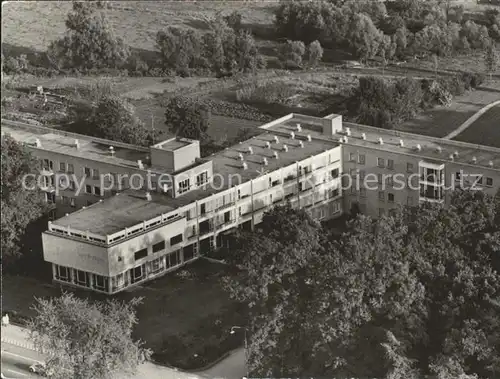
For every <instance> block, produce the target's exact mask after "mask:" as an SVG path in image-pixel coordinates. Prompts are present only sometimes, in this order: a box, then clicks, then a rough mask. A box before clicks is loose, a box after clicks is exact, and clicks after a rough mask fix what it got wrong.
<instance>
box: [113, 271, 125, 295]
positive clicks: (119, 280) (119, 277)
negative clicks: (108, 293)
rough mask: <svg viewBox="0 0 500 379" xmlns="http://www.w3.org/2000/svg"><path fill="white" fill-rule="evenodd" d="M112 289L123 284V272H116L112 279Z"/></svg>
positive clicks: (118, 287)
mask: <svg viewBox="0 0 500 379" xmlns="http://www.w3.org/2000/svg"><path fill="white" fill-rule="evenodd" d="M111 283H112V286H113V291H114V290H117V289H120V288H122V287H124V286H125V274H118V275H116V276H115V277H114V278H113V280H112V282H111Z"/></svg>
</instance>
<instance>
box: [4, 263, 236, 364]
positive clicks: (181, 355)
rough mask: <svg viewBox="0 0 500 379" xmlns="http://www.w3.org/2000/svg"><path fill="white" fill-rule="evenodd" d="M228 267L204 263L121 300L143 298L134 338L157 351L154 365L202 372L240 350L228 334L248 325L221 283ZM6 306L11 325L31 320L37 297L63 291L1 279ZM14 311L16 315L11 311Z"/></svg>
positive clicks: (12, 278)
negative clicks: (206, 366) (242, 325)
mask: <svg viewBox="0 0 500 379" xmlns="http://www.w3.org/2000/svg"><path fill="white" fill-rule="evenodd" d="M225 268H226V266H223V265H220V264H216V263H210V262H208V261H206V260H204V259H202V260H198V261H195V262H194V263H192V264H191V265H188V266H186V267H185V268H183V269H181V270H179V271H176V272H175V273H171V274H167V275H165V276H163V277H162V278H159V279H156V280H154V281H152V282H149V283H146V284H145V285H142V286H139V287H136V288H134V289H132V290H130V291H128V292H124V293H121V294H118V295H116V296H115V297H116V298H118V299H120V300H124V301H127V300H130V299H131V298H133V297H143V303H142V304H141V305H140V306H139V308H138V311H137V315H138V318H139V324H138V325H137V326H136V328H135V332H134V336H135V338H140V339H142V340H144V341H145V342H146V345H147V346H148V347H149V348H151V349H153V351H154V353H155V354H154V358H155V360H157V361H159V362H162V363H165V364H170V365H173V366H175V367H179V368H182V369H192V370H194V369H198V368H200V367H203V366H204V365H206V364H208V363H210V362H212V361H214V360H216V359H218V358H219V357H221V356H222V355H224V354H225V353H226V352H228V351H229V350H232V349H234V348H237V347H239V345H240V344H241V340H240V339H235V338H233V337H234V336H231V335H230V334H229V333H228V330H229V329H230V327H231V326H232V325H241V324H242V323H244V322H245V316H244V310H243V309H242V307H241V306H240V305H238V304H236V303H235V302H233V301H232V300H230V299H229V296H228V294H227V293H226V292H225V291H224V290H223V288H222V286H221V283H220V278H221V277H222V275H223V274H224V273H225ZM74 292H75V293H76V294H77V295H78V296H82V297H89V298H91V299H93V300H102V299H105V298H106V297H105V296H103V295H98V294H93V293H91V292H88V291H81V290H77V291H74ZM2 293H3V298H2V306H3V311H4V312H9V313H11V315H14V317H12V319H13V320H15V319H16V314H17V319H19V316H25V317H32V316H33V315H34V313H33V310H32V309H30V307H31V305H32V303H33V297H34V296H37V297H51V296H58V295H59V294H60V293H61V289H60V287H59V286H54V285H52V284H50V283H48V282H42V281H40V280H36V279H33V278H28V277H22V276H10V275H4V276H3V291H2ZM13 311H14V312H13Z"/></svg>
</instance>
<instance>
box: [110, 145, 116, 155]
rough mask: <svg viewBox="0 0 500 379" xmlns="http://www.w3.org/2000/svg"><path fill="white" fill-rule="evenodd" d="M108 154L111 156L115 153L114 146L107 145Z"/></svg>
mask: <svg viewBox="0 0 500 379" xmlns="http://www.w3.org/2000/svg"><path fill="white" fill-rule="evenodd" d="M109 154H110V155H111V156H112V157H113V156H114V155H115V148H114V147H113V146H110V147H109Z"/></svg>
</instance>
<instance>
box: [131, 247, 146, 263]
mask: <svg viewBox="0 0 500 379" xmlns="http://www.w3.org/2000/svg"><path fill="white" fill-rule="evenodd" d="M147 256H148V249H147V248H146V249H141V250H139V251H136V252H135V254H134V258H135V260H136V261H138V260H139V259H142V258H145V257H147Z"/></svg>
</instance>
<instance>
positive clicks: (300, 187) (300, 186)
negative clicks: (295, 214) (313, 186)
mask: <svg viewBox="0 0 500 379" xmlns="http://www.w3.org/2000/svg"><path fill="white" fill-rule="evenodd" d="M299 191H300V192H302V191H304V183H303V182H300V183H299Z"/></svg>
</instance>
